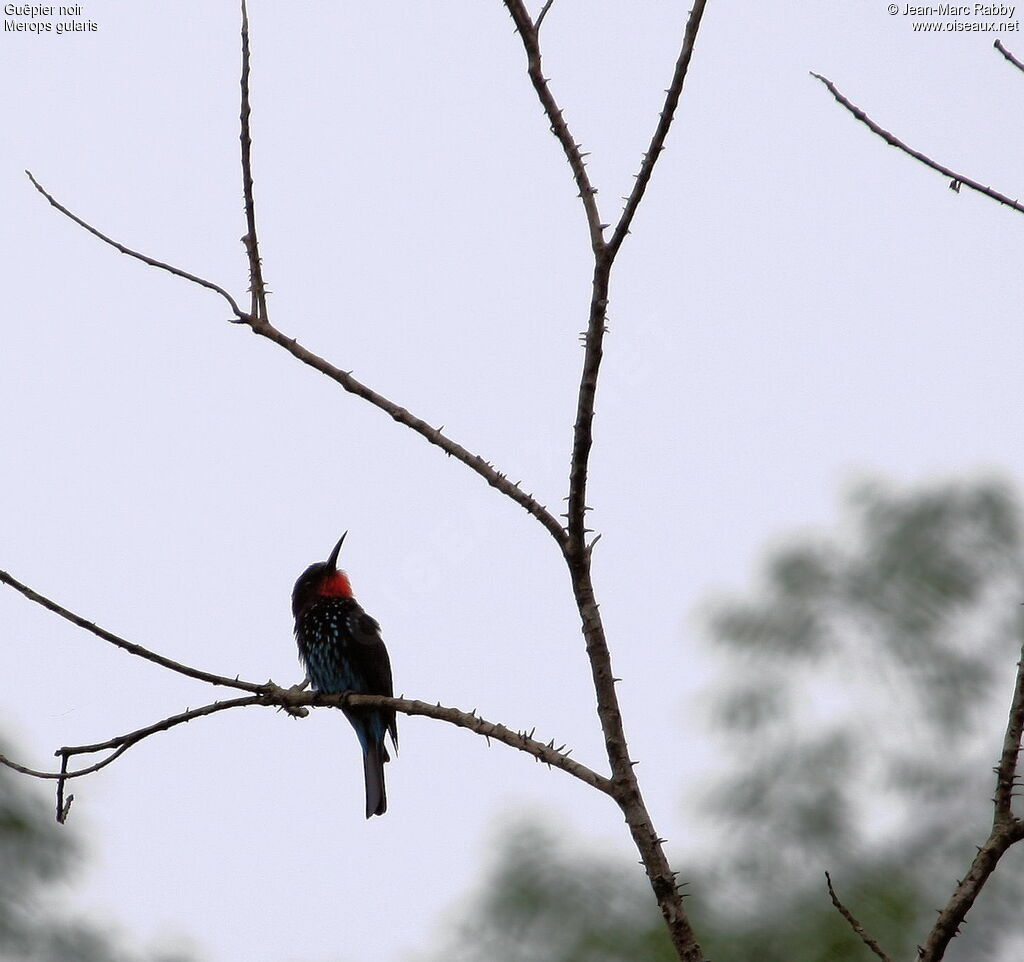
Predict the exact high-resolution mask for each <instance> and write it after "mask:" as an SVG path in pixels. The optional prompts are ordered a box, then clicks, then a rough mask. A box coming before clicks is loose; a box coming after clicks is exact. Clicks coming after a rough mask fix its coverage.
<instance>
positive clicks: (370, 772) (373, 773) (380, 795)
mask: <svg viewBox="0 0 1024 962" xmlns="http://www.w3.org/2000/svg"><path fill="white" fill-rule="evenodd" d="M386 761H389V758H388V750H387V749H386V748H385V747H384V739H383V738H372V737H371V738H369V739H368V740H367V745H366V747H365V748H364V749H363V779H364V781H365V782H366V817H367V818H369V817H370V816H371V815H383V814H384V813H385V812H386V811H387V810H388V797H387V793H386V792H385V790H384V763H385V762H386Z"/></svg>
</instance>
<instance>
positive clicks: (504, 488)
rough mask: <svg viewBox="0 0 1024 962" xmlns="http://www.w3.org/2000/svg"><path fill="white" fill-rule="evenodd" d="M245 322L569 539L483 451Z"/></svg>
mask: <svg viewBox="0 0 1024 962" xmlns="http://www.w3.org/2000/svg"><path fill="white" fill-rule="evenodd" d="M242 323H244V324H247V325H248V326H249V327H251V328H252V331H253V333H254V334H259V335H260V336H261V337H265V338H267V340H270V341H273V342H274V343H275V344H277V345H279V346H280V347H283V348H284V349H285V350H286V351H287V352H288V353H289V354H291V355H292V357H295V358H297V359H298V360H300V361H302V363H303V364H308V365H309V366H310V367H312V368H315V369H316V370H317V371H319V372H320V373H321V374H325V375H326V376H327V377H329V378H330V379H331V380H332V381H336V382H337V383H338V384H340V385H341V386H342V387H343V388H344V389H345V390H346V391H348V392H349V393H350V394H354V395H356V397H361V398H362V399H363V400H364V401H368V402H369V403H370V404H372V405H373V406H374V407H376V408H379V409H380V410H381V411H383V412H384V413H385V414H387V415H388V416H389V417H391V418H392V419H393V420H395V421H397V422H398V423H399V424H404V425H405V426H406V427H407V428H411V429H412V430H413V431H415V432H416V433H417V434H419V435H420V436H421V437H423V438H425V439H426V440H427V441H429V442H430V443H431V444H433V445H435V446H436V447H439V448H440V449H441V450H442V451H444V452H445V454H447V455H448V456H449V457H452V458H455V459H456V460H457V461H461V462H462V463H463V464H465V465H466V466H467V467H468V468H470V470H472V471H475V472H476V473H477V474H479V475H480V477H482V478H483V479H484V480H485V481H486V482H487V483H488V484H489V485H490V486H491V487H492V488H496V489H497V490H498V491H500V492H501V493H502V494H504V495H505V496H506V497H508V498H511V499H512V500H513V501H515V503H516V504H518V505H519V506H520V507H522V508H525V509H526V511H527V512H529V513H530V514H532V515H533V516H534V517H535V518H536V519H537V520H538V521H540V523H541V524H542V525H544V527H545V528H547V530H548V531H549V532H550V534H551V536H552V537H553V538H554V539H555V541H557V542H558V543H559V545H563V544H564V543H565V540H566V534H565V530H564V529H563V527H562V525H561V524H560V523H559V521H558V519H557V518H555V516H554V515H552V514H551V512H550V511H548V509H547V508H545V507H544V506H543V505H542V504H540V503H539V502H538V501H537V500H536V499H535V498H534V497H533V495H531V494H527V493H526V492H525V491H523V490H522V489H521V488H520V487H519V486H518V485H517V484H515V483H513V482H512V481H509V479H508V477H507V476H506V475H505V474H503V473H502V472H500V471H498V470H497V469H496V468H495V467H493V465H491V464H489V463H488V462H487V461H485V460H484V459H483V458H482V457H480V455H478V454H471V453H470V452H469V451H467V450H466V449H465V448H464V447H463V446H462V445H461V444H458V443H457V442H455V441H453V440H452V439H451V438H449V437H447V436H446V435H445V434H443V433H442V432H441V430H440V429H439V428H435V427H431V425H429V424H427V422H426V421H424V420H422V419H421V418H418V417H416V416H415V415H414V414H411V413H410V412H409V411H408V410H406V409H405V408H403V407H401V405H398V404H396V403H395V402H394V401H391V400H389V399H388V398H386V397H384V396H383V395H382V394H378V393H377V392H376V391H374V390H373V389H372V388H369V387H367V386H366V385H365V384H363V383H362V382H360V381H358V380H356V378H354V377H352V375H351V373H350V372H348V371H343V370H341V368H338V367H335V366H334V365H333V364H331V363H330V362H329V361H326V360H324V359H323V358H322V357H320V356H319V355H317V354H314V353H313V352H312V351H310V350H308V349H307V348H305V347H303V346H302V345H301V344H299V342H298V341H296V340H295V338H291V337H288V336H287V335H285V334H283V333H282V332H281V331H279V330H278V329H277V328H276V327H274V326H273V325H272V324H270V323H269V322H260V321H258V320H256V319H254V318H252V317H245V318H244V319H243V321H242Z"/></svg>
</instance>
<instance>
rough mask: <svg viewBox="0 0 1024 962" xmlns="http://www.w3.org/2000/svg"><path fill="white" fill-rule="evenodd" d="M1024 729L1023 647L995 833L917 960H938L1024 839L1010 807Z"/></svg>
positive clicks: (999, 775) (1023, 827) (999, 774)
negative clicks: (999, 867)
mask: <svg viewBox="0 0 1024 962" xmlns="http://www.w3.org/2000/svg"><path fill="white" fill-rule="evenodd" d="M1022 732H1024V647H1022V648H1021V658H1020V661H1018V662H1017V675H1016V679H1015V681H1014V687H1013V697H1012V699H1011V702H1010V713H1009V719H1008V721H1007V724H1006V736H1005V738H1004V739H1003V750H1002V753H1001V755H1000V758H999V766H998V768H997V769H996V793H995V798H994V800H993V801H994V804H995V816H994V817H993V820H992V833H991V834H990V835H989V837H988V840H987V841H986V842H985V844H984V845H983V846H982V847H981V848H980V849H978V854H977V855H976V856H975V857H974V861H973V862H971V867H970V870H969V871H968V872H967V874H966V875H965V876H964V878H963V880H962V881H961V882H960V883H959V884H958V885H957V887H956V890H955V891H954V892H953V894H952V896H951V897H950V899H949V902H947V903H946V906H945V908H943V909H942V910H941V911H940V912H939V916H938V918H937V919H936V920H935V925H934V926H933V927H932V930H931V932H929V933H928V938H927V939H926V940H925V943H924V945H923V946H921V947H920V949H919V950H918V962H939V960H940V959H942V958H943V956H944V955H945V953H946V948H947V947H948V945H949V943H950V942H951V941H952V940H953V939H954V938H955V937H956V935H957V933H958V932H959V931H960V926H961V925H962V924H963V921H964V919H965V918H966V917H967V913H968V912H969V911H970V910H971V906H973V905H974V902H975V900H976V899H977V897H978V896H979V895H980V894H981V890H982V889H983V888H984V887H985V883H986V882H988V879H989V876H990V875H991V874H992V873H993V872H994V871H995V869H996V866H997V865H998V864H999V859H1000V858H1002V857H1003V854H1004V853H1005V852H1006V850H1007V849H1008V848H1009V847H1010V846H1011V845H1014V844H1015V843H1017V842H1019V841H1021V840H1022V839H1024V820H1021V819H1020V818H1014V816H1013V812H1012V810H1011V805H1012V800H1013V788H1014V784H1015V781H1016V777H1017V763H1018V758H1019V755H1020V750H1021V735H1022Z"/></svg>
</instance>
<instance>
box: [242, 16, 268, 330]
mask: <svg viewBox="0 0 1024 962" xmlns="http://www.w3.org/2000/svg"><path fill="white" fill-rule="evenodd" d="M241 87H242V110H241V114H240V115H239V119H240V121H241V133H240V134H239V138H238V139H239V141H240V142H241V145H242V193H243V194H244V195H245V225H246V232H245V237H243V238H242V242H243V243H244V244H245V253H246V256H247V257H248V259H249V290H250V291H251V293H252V307H251V309H250V311H249V313H250V314H252V315H253V316H254V317H258V318H260V320H264V321H265V320H266V319H267V289H266V285H265V284H264V281H263V266H262V264H261V263H260V245H259V240H258V238H257V236H256V201H255V199H254V196H253V186H252V136H251V134H250V131H249V116H250V114H251V113H252V108H251V106H250V104H249V11H248V10H247V9H246V6H245V0H242V80H241Z"/></svg>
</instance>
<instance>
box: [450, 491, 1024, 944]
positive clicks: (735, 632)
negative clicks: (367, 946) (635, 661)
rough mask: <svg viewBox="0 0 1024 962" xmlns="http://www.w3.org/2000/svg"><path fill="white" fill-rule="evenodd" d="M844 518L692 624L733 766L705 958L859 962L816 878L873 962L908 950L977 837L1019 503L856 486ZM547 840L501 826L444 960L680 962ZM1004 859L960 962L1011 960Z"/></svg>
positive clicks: (595, 873)
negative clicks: (865, 937) (716, 677)
mask: <svg viewBox="0 0 1024 962" xmlns="http://www.w3.org/2000/svg"><path fill="white" fill-rule="evenodd" d="M846 514H847V516H846V518H845V519H844V521H843V523H842V524H841V525H840V528H839V531H837V532H836V533H835V534H832V535H828V536H821V535H803V536H801V537H798V538H794V539H792V540H790V541H789V542H788V543H787V544H786V545H785V546H783V547H779V548H776V549H775V550H774V551H772V552H771V554H770V555H769V556H768V558H767V560H766V562H765V564H764V573H763V576H762V579H761V584H760V585H759V586H758V587H757V588H756V589H755V590H754V591H753V592H752V593H751V594H750V596H749V597H746V598H739V597H735V598H729V599H726V600H719V601H717V602H715V603H713V604H711V605H710V606H709V609H708V612H707V617H706V619H705V623H706V624H707V626H708V634H709V637H710V641H711V643H712V645H713V647H714V648H715V650H716V651H717V652H719V653H720V654H721V655H723V656H724V657H723V662H724V665H725V666H726V668H725V671H724V672H723V676H722V679H721V680H720V681H718V682H717V683H716V684H715V686H714V695H713V700H712V703H711V704H712V711H711V718H710V723H711V725H712V727H713V728H714V730H715V731H716V732H717V734H718V735H719V736H720V737H721V739H722V744H723V750H722V756H723V757H724V758H725V759H726V763H725V772H724V774H720V775H719V777H718V778H717V780H716V781H715V782H714V784H713V787H712V789H711V790H710V791H709V792H708V793H707V795H706V796H705V798H704V799H703V801H704V807H705V809H706V810H707V811H705V814H704V815H703V817H705V818H714V819H715V820H718V821H720V822H722V823H724V824H723V825H721V826H720V827H721V828H724V829H725V830H724V831H720V832H716V833H715V838H717V839H721V840H722V841H721V842H720V843H719V845H718V847H717V848H716V850H715V852H714V853H712V854H713V857H707V853H705V858H704V863H703V864H704V867H703V868H699V869H698V870H697V871H695V872H693V873H692V874H691V875H689V876H688V878H687V880H688V881H692V882H693V883H694V884H693V886H692V891H693V892H694V898H695V900H696V904H695V905H694V907H693V912H694V916H695V918H696V919H697V920H698V923H699V924H700V926H701V931H702V941H703V944H704V948H705V951H706V953H707V957H708V958H709V959H713V960H714V962H751V960H757V962H853V960H855V959H859V960H862V959H865V958H870V957H871V955H870V953H869V951H868V949H867V948H866V947H865V946H864V945H863V944H862V942H861V941H860V940H859V939H858V938H857V936H856V935H855V934H854V933H853V932H852V930H851V928H850V926H849V924H848V923H847V922H846V921H845V920H844V919H843V918H842V917H841V916H840V915H839V914H838V912H837V911H836V909H835V908H834V906H833V905H832V903H831V901H830V899H829V895H828V892H827V889H826V886H825V877H824V873H825V872H826V871H828V872H830V873H831V876H832V880H833V883H834V886H835V888H836V891H837V893H838V895H839V897H840V898H841V900H842V901H843V903H844V904H845V905H846V906H847V907H848V908H849V909H850V910H851V911H852V912H853V914H854V915H856V916H857V918H858V919H859V921H860V922H861V923H862V924H863V925H864V927H865V929H866V930H867V932H868V933H870V934H871V935H872V936H873V937H874V938H875V939H876V940H877V941H878V942H879V943H880V944H881V946H883V947H884V949H885V951H886V952H887V953H889V954H890V956H891V957H892V958H901V959H908V958H912V957H913V956H914V954H915V944H916V940H917V939H919V938H920V937H921V934H922V933H923V932H925V931H927V929H928V927H929V925H930V924H931V922H932V920H933V919H934V913H935V910H936V909H937V908H938V907H939V906H940V905H942V904H943V902H944V901H945V898H946V893H948V891H949V890H950V887H951V886H952V885H953V884H955V882H956V880H957V878H958V877H959V876H960V875H962V874H963V873H964V871H965V869H966V866H967V865H969V863H970V860H971V858H972V857H973V855H974V852H975V846H976V845H977V844H979V843H980V842H981V841H983V840H984V838H985V836H986V834H987V832H988V830H989V820H990V819H991V809H990V808H989V806H988V799H989V798H990V797H991V795H992V790H993V776H992V764H993V760H994V759H997V758H998V756H999V748H1000V743H1001V738H1002V734H1001V732H1002V729H1003V727H1004V726H1005V714H1006V696H1007V691H1006V688H1007V685H1006V679H1007V676H1008V673H1009V672H1010V671H1011V670H1012V667H1013V664H1014V661H1015V660H1016V657H1017V655H1018V653H1019V651H1020V643H1021V638H1022V637H1024V619H1022V615H1021V612H1022V608H1021V601H1022V600H1024V543H1022V537H1021V512H1020V509H1019V506H1018V505H1017V503H1016V501H1015V499H1014V497H1013V495H1012V494H1011V492H1010V491H1009V490H1008V489H1007V488H1006V487H1004V486H1003V485H1001V484H999V483H995V482H984V483H976V484H947V485H943V486H934V487H928V488H923V489H920V490H914V491H908V492H897V491H894V490H891V489H889V488H887V487H885V486H883V485H881V484H866V485H862V486H860V487H859V488H857V489H856V490H855V491H854V492H853V493H852V495H851V496H850V497H849V499H848V502H847V513H846ZM550 836H551V831H550V830H549V829H547V828H545V826H543V825H517V826H516V827H515V828H514V830H512V831H510V832H509V834H508V836H507V838H506V840H505V843H504V845H503V847H502V850H501V854H500V856H499V858H498V861H497V863H496V865H495V867H494V869H493V870H492V872H491V875H490V877H489V878H488V880H487V881H486V883H485V885H484V888H483V890H482V892H481V894H480V895H478V896H477V897H476V898H475V900H474V901H473V903H472V904H471V905H469V906H467V907H466V917H467V918H468V919H471V920H472V921H468V922H466V923H464V924H462V925H456V926H454V927H453V929H452V931H451V932H450V933H449V934H448V940H449V941H448V944H446V945H445V946H444V948H443V951H442V953H441V954H439V955H438V956H436V958H438V959H440V958H454V959H458V960H460V962H475V960H476V959H481V960H482V959H484V958H489V959H494V960H499V962H530V960H533V959H537V960H540V959H545V960H548V962H570V960H573V962H575V960H576V959H583V958H591V959H600V960H601V962H627V960H628V962H661V960H662V959H667V958H671V957H672V956H671V952H670V949H671V947H670V946H669V944H668V942H667V940H666V939H665V938H664V936H663V934H662V931H661V928H660V926H659V920H658V919H657V918H656V917H655V916H653V915H652V913H650V912H648V911H646V908H647V906H646V904H645V901H644V899H643V891H642V889H640V888H638V887H637V885H636V883H635V880H633V878H632V873H631V872H630V868H631V866H629V865H618V864H616V863H615V861H614V860H612V859H610V858H608V857H599V856H594V855H588V854H581V853H580V852H578V851H574V850H573V848H572V846H571V845H569V844H568V843H565V842H563V843H562V844H560V845H555V844H553V839H552V837H550ZM1015 855H1019V853H1013V852H1011V853H1010V854H1009V855H1008V856H1007V857H1006V858H1005V859H1004V860H1003V862H1002V863H1001V865H1000V867H999V869H998V871H997V873H996V875H995V877H994V879H993V881H992V882H991V883H990V885H989V886H988V887H987V888H986V890H985V893H984V895H983V896H982V897H981V898H980V899H979V901H978V903H977V904H976V906H975V907H974V909H973V910H972V912H971V915H970V916H969V924H968V925H967V926H966V927H965V929H964V930H963V934H962V935H961V936H960V937H959V938H958V939H957V940H956V941H955V942H954V943H953V946H952V951H951V954H950V957H951V958H964V959H970V960H971V962H984V960H993V962H995V960H1000V962H1019V959H1020V958H1021V949H1020V942H1018V943H1017V945H1016V948H1014V947H1013V942H1012V940H1013V938H1014V936H1015V935H1016V937H1017V938H1019V937H1020V936H1021V934H1022V932H1021V930H1022V928H1024V927H1022V925H1021V921H1020V919H1021V914H1020V906H1021V904H1022V903H1024V860H1022V859H1021V858H1020V857H1014V856H1015ZM684 864H694V862H693V860H692V859H690V860H688V861H686V862H684ZM698 864H700V863H698ZM595 946H600V949H597V948H595Z"/></svg>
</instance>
